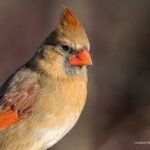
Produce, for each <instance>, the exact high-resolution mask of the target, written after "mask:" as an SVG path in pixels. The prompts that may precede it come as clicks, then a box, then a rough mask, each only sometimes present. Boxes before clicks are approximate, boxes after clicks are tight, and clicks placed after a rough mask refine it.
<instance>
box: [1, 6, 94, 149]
mask: <svg viewBox="0 0 150 150" xmlns="http://www.w3.org/2000/svg"><path fill="white" fill-rule="evenodd" d="M91 64H92V61H91V57H90V54H89V41H88V38H87V35H86V33H85V31H84V28H83V26H82V25H81V24H80V22H79V21H78V19H77V18H76V17H75V16H74V15H73V13H72V12H71V11H70V10H69V9H68V8H65V10H64V12H63V15H62V17H61V21H60V23H59V25H58V27H57V28H56V29H55V30H54V31H53V32H52V33H51V34H50V35H49V36H48V38H47V39H46V40H45V41H44V42H43V44H42V45H41V46H40V48H39V49H38V50H37V52H36V54H35V55H34V56H33V57H32V58H31V60H29V61H28V62H27V63H26V64H25V65H23V66H22V67H20V68H19V69H18V70H17V71H16V72H15V73H14V74H13V75H12V76H11V77H10V78H9V79H8V80H7V81H6V82H5V83H4V84H3V85H2V86H1V88H0V150H45V149H47V148H48V147H51V146H52V145H54V144H55V143H56V142H57V141H59V140H60V139H61V138H62V137H63V136H64V135H65V134H66V133H67V132H68V131H69V130H70V129H71V128H72V127H73V126H74V125H75V123H76V122H77V120H78V118H79V116H80V113H81V111H82V109H83V107H84V104H85V100H86V96H87V71H86V65H91Z"/></svg>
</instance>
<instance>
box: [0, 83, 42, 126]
mask: <svg viewBox="0 0 150 150" xmlns="http://www.w3.org/2000/svg"><path fill="white" fill-rule="evenodd" d="M39 90H40V88H39V86H38V85H34V86H32V87H30V88H28V89H27V90H26V91H23V92H21V91H20V92H16V93H7V94H5V95H4V96H3V97H2V98H1V99H0V128H6V127H9V126H10V125H12V124H14V123H15V122H17V121H19V120H20V119H22V118H24V117H26V116H28V115H29V114H30V113H31V111H32V105H33V104H34V102H35V101H36V96H37V94H38V93H39Z"/></svg>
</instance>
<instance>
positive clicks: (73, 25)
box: [60, 7, 81, 30]
mask: <svg viewBox="0 0 150 150" xmlns="http://www.w3.org/2000/svg"><path fill="white" fill-rule="evenodd" d="M60 26H62V27H65V28H70V29H72V30H77V29H79V28H80V27H81V25H80V22H79V20H78V19H77V17H76V16H75V15H74V14H73V13H72V11H71V10H70V9H69V8H68V7H65V9H64V11H63V13H62V17H61V20H60Z"/></svg>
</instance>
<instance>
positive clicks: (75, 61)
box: [70, 50, 92, 66]
mask: <svg viewBox="0 0 150 150" xmlns="http://www.w3.org/2000/svg"><path fill="white" fill-rule="evenodd" d="M70 64H71V65H73V66H83V65H92V59H91V55H90V53H89V52H88V51H86V50H82V51H79V52H78V53H77V54H75V55H73V56H72V57H71V58H70Z"/></svg>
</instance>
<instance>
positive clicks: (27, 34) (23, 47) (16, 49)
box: [0, 0, 150, 150]
mask: <svg viewBox="0 0 150 150" xmlns="http://www.w3.org/2000/svg"><path fill="white" fill-rule="evenodd" d="M63 5H67V6H69V7H70V8H71V9H72V10H73V12H74V13H75V14H76V16H78V18H79V19H80V21H81V22H82V24H83V25H84V26H85V28H86V31H87V33H88V35H89V38H90V42H91V53H92V56H93V61H94V65H93V66H92V67H90V69H89V80H90V81H89V95H88V100H87V104H86V107H85V109H84V111H83V113H82V116H81V118H80V120H79V122H78V123H77V125H76V126H75V127H74V129H73V130H72V131H71V132H70V133H69V134H68V135H66V136H65V137H64V138H63V139H62V140H61V141H60V142H59V143H57V144H56V145H55V146H54V147H53V148H51V150H150V68H149V67H150V13H149V9H150V1H148V0H99V1H98V0H80V1H76V0H55V1H54V0H51V1H50V0H36V1H35V0H11V1H10V0H0V83H1V84H2V83H3V82H4V81H5V80H6V78H7V77H8V76H9V75H10V74H11V73H12V72H14V70H16V69H17V68H18V67H19V66H20V65H21V64H23V63H24V62H26V61H27V60H28V59H29V58H30V57H31V56H32V55H33V53H34V52H35V50H36V48H37V47H38V46H39V45H40V43H41V42H42V41H43V39H44V38H45V37H46V36H47V35H48V34H49V33H50V32H51V31H52V29H54V28H55V27H56V25H57V22H58V19H59V15H60V13H61V12H62V10H63Z"/></svg>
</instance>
